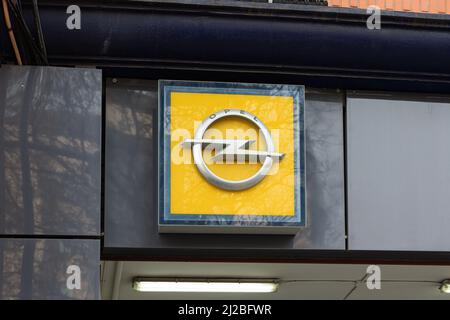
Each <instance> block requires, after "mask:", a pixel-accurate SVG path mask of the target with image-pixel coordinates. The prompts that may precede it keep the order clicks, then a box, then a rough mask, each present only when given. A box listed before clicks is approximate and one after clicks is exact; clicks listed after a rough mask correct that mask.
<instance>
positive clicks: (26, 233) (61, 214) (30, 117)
mask: <svg viewBox="0 0 450 320" xmlns="http://www.w3.org/2000/svg"><path fill="white" fill-rule="evenodd" d="M101 94H102V74H101V71H98V70H89V69H75V68H54V67H29V66H23V67H18V66H2V67H1V68H0V299H99V298H100V292H99V285H100V279H99V278H100V232H101V231H100V217H101V214H100V204H101V200H100V199H101V129H102V128H101V124H102V119H101V115H102V113H101V110H102V105H101ZM45 238H52V239H51V240H50V239H45ZM69 238H70V239H69ZM86 238H89V240H87V239H86ZM69 266H75V268H79V271H80V273H79V278H78V279H79V281H80V287H79V288H78V287H77V285H76V284H77V281H78V280H77V279H75V278H72V280H73V281H75V282H71V283H72V284H74V285H75V286H72V285H70V284H69V285H68V283H67V281H68V280H69V281H71V278H70V277H71V276H75V277H78V274H75V273H77V272H78V271H77V270H74V269H72V270H71V269H69V270H68V269H67V268H68V267H69Z"/></svg>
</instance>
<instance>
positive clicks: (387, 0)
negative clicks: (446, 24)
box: [328, 0, 450, 13]
mask: <svg viewBox="0 0 450 320" xmlns="http://www.w3.org/2000/svg"><path fill="white" fill-rule="evenodd" d="M328 4H329V5H330V6H333V7H350V8H367V7H368V6H370V5H377V6H379V7H380V8H382V9H385V10H396V11H410V12H424V13H450V0H328Z"/></svg>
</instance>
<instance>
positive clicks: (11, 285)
mask: <svg viewBox="0 0 450 320" xmlns="http://www.w3.org/2000/svg"><path fill="white" fill-rule="evenodd" d="M274 2H275V3H265V2H261V1H256V2H255V1H248V2H247V1H225V0H224V1H196V0H189V1H176V0H173V1H172V0H171V1H133V2H130V1H118V2H117V1H116V2H114V3H113V2H111V3H108V2H106V3H105V2H104V1H102V2H101V3H100V2H98V3H97V2H96V1H89V2H82V1H80V2H79V12H78V11H77V9H76V8H73V7H72V8H71V9H69V7H70V6H72V5H73V4H72V3H71V2H70V1H47V2H45V3H43V4H41V5H40V6H39V9H40V18H41V24H42V31H43V35H44V37H45V45H46V51H47V59H48V65H41V63H27V64H30V65H22V66H18V65H16V64H17V62H18V60H17V55H16V54H15V50H14V46H13V45H12V44H11V39H10V35H8V33H7V32H5V30H6V29H5V28H1V29H0V30H1V32H0V41H1V48H2V51H1V58H2V61H1V62H2V66H1V68H0V297H1V298H3V299H101V298H103V299H153V298H161V299H166V298H167V299H170V298H179V299H188V298H190V299H205V298H207V299H209V298H230V295H227V294H220V293H218V294H208V295H205V294H184V293H181V294H180V293H178V294H173V293H154V292H153V293H142V292H139V291H137V290H135V289H133V283H134V280H135V279H137V278H150V279H153V278H154V279H161V278H164V279H172V280H173V279H178V278H189V279H192V278H205V277H206V278H209V279H217V278H225V279H231V278H232V279H255V278H256V279H262V280H265V279H272V280H276V281H279V282H280V283H281V284H280V286H279V289H278V291H277V292H276V293H273V294H269V295H267V294H266V295H264V294H253V295H248V294H247V295H246V294H243V293H236V294H235V295H233V296H231V297H232V298H235V299H241V298H242V299H245V298H248V297H250V298H255V299H256V298H257V299H259V298H261V299H266V298H269V299H305V298H319V299H320V298H322V299H325V298H328V299H347V298H348V299H376V298H385V299H386V298H387V299H391V298H392V299H395V298H411V299H415V298H422V299H423V298H426V299H427V298H428V299H449V295H448V294H444V293H442V292H441V291H440V290H439V287H440V284H441V282H442V281H444V280H446V279H449V278H450V269H449V267H448V265H449V264H450V255H449V250H450V233H449V232H448V230H449V228H450V215H449V213H448V207H449V199H450V194H449V192H450V191H449V190H450V166H449V163H450V161H449V160H450V149H449V147H448V136H449V134H450V127H449V126H448V123H449V122H450V96H449V88H450V85H449V83H450V82H449V81H450V64H449V63H448V57H449V56H450V18H449V16H448V15H446V14H440V13H443V12H445V10H446V9H444V7H445V6H443V4H444V3H445V2H444V1H436V2H433V1H428V2H430V3H434V4H435V6H436V7H435V8H437V9H436V10H435V11H436V12H438V13H436V14H428V13H420V14H418V13H414V12H397V11H382V15H381V25H380V27H379V28H369V27H368V22H367V21H368V19H369V18H370V15H369V14H367V12H366V10H364V9H358V8H356V7H361V8H364V6H365V4H364V1H360V2H355V1H347V2H346V1H342V2H341V1H328V6H327V5H324V3H323V2H320V3H321V4H319V3H318V4H317V5H311V4H309V5H303V4H298V3H276V1H274ZM395 2H396V3H397V1H395ZM425 2H427V1H422V5H423V3H425ZM383 3H384V6H385V8H386V9H396V8H397V7H394V6H393V5H392V4H390V3H391V2H389V1H385V2H384V1H383ZM411 3H413V1H411ZM414 3H416V4H417V3H419V2H418V1H415V2H414ZM366 4H369V3H368V2H367V3H366ZM336 6H343V7H347V8H338V7H336ZM402 8H403V9H406V8H410V7H406V6H404V7H402ZM433 8H434V7H433ZM447 8H448V7H447ZM427 10H428V11H427V12H435V11H434V9H431V7H430V9H427ZM406 11H408V10H406ZM410 11H420V12H423V10H422V9H420V10H419V9H417V6H413V5H411V10H410ZM78 13H79V15H77V14H78ZM22 14H23V17H24V21H26V22H27V23H28V25H29V26H32V25H33V14H32V6H31V5H28V4H24V5H23V8H22ZM77 19H79V20H77ZM78 23H79V25H78ZM4 24H5V21H4V18H3V17H2V19H1V20H0V25H4ZM14 30H16V31H17V30H18V29H14ZM32 30H33V32H36V30H34V29H32ZM20 34H21V33H20V32H17V33H16V37H17V42H18V44H19V45H18V49H19V50H18V52H19V53H20V54H21V57H22V58H23V59H24V61H26V59H30V61H31V60H32V59H31V58H30V56H31V57H33V56H32V55H31V54H30V53H29V51H28V50H27V48H28V47H27V45H28V44H26V43H25V42H21V41H23V39H22V38H21V37H20ZM24 53H27V54H28V55H29V56H28V55H24ZM36 59H37V58H36ZM31 64H35V65H31ZM36 64H39V65H36ZM42 64H43V63H42ZM164 85H166V86H164ZM169 87H170V88H169ZM166 88H169V89H170V90H172V91H174V92H175V95H165V94H166V91H165V90H166ZM169 89H167V90H169ZM263 89H264V90H266V91H264V92H265V93H264V94H263V93H261V91H258V90H263ZM177 90H178V91H177ZM172 91H170V92H172ZM267 92H269V93H267ZM171 94H173V93H171ZM238 96H239V97H238ZM248 96H250V98H248ZM203 97H207V99H206V100H201V99H203ZM243 97H244V98H245V97H247V98H248V99H247V98H245V99H247V100H245V99H244V98H243ZM261 97H266V98H267V101H266V102H260V101H262V100H261V99H263V98H261ZM168 98H170V102H169V101H167V99H168ZM266 98H264V99H266ZM176 99H178V100H176ZM183 99H184V100H183ZM196 99H197V100H196ZM239 99H241V100H239ZM242 99H244V100H242ZM286 99H287V100H286ZM211 101H213V102H214V103H212V102H211ZM258 101H259V102H258ZM283 103H284V104H288V105H289V106H290V107H286V108H285V107H282V105H283ZM289 103H290V104H289ZM198 106H202V108H200V107H198ZM216 106H217V107H216ZM219 106H220V107H219ZM277 106H280V107H279V108H281V109H280V110H288V109H289V108H293V109H292V110H294V111H293V112H292V114H291V113H283V112H284V111H283V112H281V111H280V113H276V112H275V111H276V110H278V109H277V108H278V107H277ZM292 106H295V108H294V107H292ZM297 107H298V109H296V108H297ZM164 108H165V109H164ZM196 108H199V109H196ZM206 108H211V109H208V113H210V114H209V117H212V118H211V119H214V117H216V116H217V115H218V114H219V113H218V112H219V111H223V112H226V111H227V110H230V109H236V110H241V111H242V110H244V111H245V112H247V114H252V115H253V114H256V118H253V119H254V120H255V119H256V120H255V121H256V125H257V126H258V125H259V126H261V125H260V124H258V123H257V122H258V121H257V120H258V119H259V120H262V121H261V122H262V123H264V124H265V126H267V127H268V128H269V129H272V126H273V123H274V121H273V119H274V118H276V119H284V118H282V117H283V116H286V117H287V118H286V119H289V120H286V121H285V122H283V121H284V120H283V121H282V120H279V121H281V124H280V125H279V128H281V129H283V130H291V131H288V132H293V133H294V135H289V136H288V137H287V138H286V139H281V142H280V144H276V146H278V147H275V148H274V149H273V150H272V149H270V148H268V147H267V149H266V150H263V151H261V150H259V149H251V148H250V147H248V148H241V149H240V151H241V152H244V153H245V154H247V155H248V154H249V153H250V152H249V150H254V151H255V150H256V151H255V152H259V154H258V155H259V156H261V155H263V156H264V157H265V158H267V157H272V158H275V157H279V158H282V157H283V156H285V155H286V156H285V157H284V158H283V159H282V160H281V162H280V166H285V165H287V164H289V168H290V169H289V170H291V171H289V173H288V174H287V175H286V177H285V179H284V180H283V179H280V180H278V181H279V182H278V184H275V185H274V186H272V187H270V188H269V187H268V189H270V192H267V193H264V194H262V196H261V195H260V194H259V193H258V194H256V193H253V194H252V193H248V194H245V196H243V197H239V192H241V191H237V190H232V191H230V190H228V191H227V190H222V189H224V188H222V189H221V190H220V193H218V192H219V191H217V190H216V189H215V188H216V187H217V185H216V186H212V185H211V184H207V182H205V179H204V178H203V177H201V176H199V175H198V170H197V169H196V166H195V164H193V163H191V164H190V167H189V168H187V169H186V170H188V171H186V172H188V173H191V174H192V176H188V173H185V172H181V171H176V168H174V167H172V166H171V165H170V164H168V162H165V161H167V160H166V159H167V157H166V158H165V157H164V155H168V154H170V155H171V156H172V157H173V154H171V153H170V152H171V151H168V153H165V146H166V144H167V145H169V146H172V145H171V143H172V142H173V141H175V140H172V137H174V135H175V133H174V132H172V131H170V130H172V129H173V128H175V127H176V126H177V125H179V126H181V125H180V123H184V122H183V121H184V119H187V118H188V117H192V119H190V120H192V121H194V120H195V121H197V122H198V123H202V121H203V118H207V117H208V113H204V112H206V111H205V110H206ZM214 108H216V109H217V110H216V109H214ZM246 108H247V109H246ZM264 108H266V109H264ZM219 109H220V110H219ZM161 110H163V111H161ZM164 110H165V111H164ZM167 110H170V112H169V111H167ZM289 110H291V109H289ZM297 110H301V112H300V111H298V112H297ZM210 111H211V112H210ZM176 112H179V113H178V114H177V113H176ZM216 112H217V113H216ZM272 113H274V114H275V113H276V114H275V115H273V114H272ZM301 113H302V114H301ZM196 114H199V115H198V116H196ZM300 114H301V115H300ZM177 115H178V117H177ZM165 116H170V117H172V118H170V117H169V118H165ZM291 118H293V119H294V120H292V119H291ZM295 119H297V120H295ZM198 123H197V125H199V124H198ZM292 123H293V124H294V125H295V124H296V123H298V124H299V126H298V127H295V126H294V127H293V128H290V127H288V125H290V124H292ZM168 124H170V125H168ZM238 124H239V123H238V122H236V123H233V124H230V126H231V125H233V126H237V125H238ZM193 128H194V127H192V128H189V130H191V131H190V133H194V132H196V131H194V130H193ZM195 128H197V127H195ZM224 128H225V127H224ZM227 128H228V127H226V128H225V129H227ZM259 128H260V127H259ZM286 128H287V129H286ZM181 129H183V128H181ZM219 129H220V128H219ZM168 131H170V134H171V136H170V137H168V140H165V138H167V137H166V135H167V132H168ZM295 133H299V134H298V139H297V135H295ZM280 134H281V135H283V134H284V131H281V133H280ZM282 137H284V136H282ZM200 138H201V139H203V138H205V139H206V137H205V136H203V135H202V136H201V137H200ZM271 138H273V139H274V140H276V135H275V134H274V133H272V136H271ZM180 139H181V138H180ZM195 139H197V137H191V136H190V137H184V136H183V138H182V139H181V140H179V142H180V143H183V142H186V141H187V142H188V144H189V143H191V144H196V143H197V144H198V143H203V142H201V141H200V142H199V141H194V140H195ZM201 139H200V140H201ZM208 139H211V140H214V139H218V138H217V137H210V138H208ZM227 139H228V138H227ZM234 139H235V140H236V138H234ZM245 139H249V138H245ZM289 139H292V148H291V147H290V146H291V144H289V143H290V142H289V141H290V140H289ZM223 140H226V139H223ZM268 140H269V138H267V139H266V140H265V142H266V145H267V141H268ZM288 140H289V141H288ZM175 142H176V143H175ZM175 142H174V144H173V146H178V140H176V141H175ZM216 143H217V142H216ZM227 143H230V142H229V141H228V142H227V141H225V142H223V141H222V142H220V143H219V144H220V145H222V146H223V145H226V144H227ZM173 146H172V147H173ZM192 148H195V147H192ZM269 149H270V150H269ZM199 150H201V149H200V148H199ZM242 150H245V151H242ZM235 152H237V151H236V150H235ZM264 152H267V153H269V155H267V154H265V153H264ZM281 153H283V155H281ZM232 155H233V154H232ZM302 155H303V156H302ZM291 156H292V158H289V157H291ZM297 156H298V159H300V160H299V162H296V161H295V160H294V158H295V159H297V158H296V157H297ZM265 158H264V159H265ZM189 159H190V158H189ZM291 160H292V161H291ZM289 161H291V162H289ZM297 163H298V165H297ZM165 165H168V166H166V167H165ZM166 168H167V170H166ZM211 170H212V169H211ZM217 170H219V171H214V172H215V173H216V174H219V173H220V170H221V169H220V168H219V169H217ZM218 172H219V173H218ZM249 172H250V171H249ZM169 173H170V174H169ZM224 174H227V173H226V172H225V173H224ZM302 175H304V176H302ZM174 177H175V178H174ZM177 177H178V178H177ZM189 177H191V178H189ZM274 177H275V178H274ZM276 177H279V176H276V175H274V176H273V177H272V176H268V177H267V178H264V179H263V180H262V182H260V184H258V185H257V187H259V186H267V185H269V184H270V183H271V181H275V180H274V179H278V178H276ZM164 179H166V180H164ZM230 179H231V178H230ZM289 179H291V180H289ZM167 181H169V182H170V183H167V184H165V182H167ZM296 184H298V185H296ZM231 185H232V183H231ZM286 186H289V188H287V187H286ZM296 186H298V188H296ZM285 187H286V188H285ZM167 188H173V189H170V192H171V193H170V196H171V197H169V196H168V192H167V190H168V189H167ZM201 188H204V189H201ZM251 188H255V187H254V186H251ZM251 188H250V189H249V190H250V191H251V190H252V189H251ZM199 190H200V191H199ZM196 191H199V193H200V195H197V198H196V197H195V196H193V195H194V194H196V193H195V192H196ZM241 195H242V193H241ZM247 195H248V196H247ZM287 195H289V198H288V197H287ZM202 196H203V198H202ZM213 196H218V197H219V199H222V200H223V201H222V202H223V203H226V204H227V206H225V205H223V203H222V202H220V201H218V202H217V203H216V202H214V203H213V204H211V201H209V199H210V197H213ZM285 196H286V199H289V200H288V201H292V203H294V201H297V202H295V203H299V204H300V205H299V206H298V207H296V206H294V205H293V206H292V207H283V202H284V201H283V199H285V198H283V197H285ZM221 197H222V198H221ZM176 199H178V200H176ZM192 199H193V201H191V202H189V201H187V200H192ZM280 199H281V200H280ZM276 200H280V201H278V202H277V201H276ZM176 201H179V202H176ZM183 201H184V202H183ZM288 201H286V203H287V202H288ZM219 202H220V203H219ZM275 203H276V205H275ZM179 204H180V206H179V207H177V205H179ZM219 204H220V205H219ZM181 205H184V207H183V206H181ZM302 205H303V206H304V207H303V206H302ZM164 206H169V207H170V208H171V209H173V210H172V211H170V212H169V211H167V212H166V211H164V210H162V208H165V207H164ZM205 206H207V209H204V208H205ZM208 206H209V207H208ZM276 206H280V208H282V209H280V211H279V212H277V211H276V210H275V207H276ZM176 208H182V209H176ZM223 208H225V209H223ZM261 208H263V209H261ZM265 208H269V209H270V210H272V209H273V212H271V214H272V215H277V214H278V215H280V216H283V215H284V216H287V215H289V214H287V213H286V212H285V211H283V210H284V208H287V209H286V210H291V211H289V212H292V217H294V216H295V218H298V220H289V221H288V219H285V220H283V219H278V220H277V219H275V218H274V219H272V218H273V217H272V218H270V219H269V218H267V217H265V218H267V219H262V220H257V219H256V220H255V218H252V216H258V217H259V218H258V219H260V218H261V216H264V213H266V212H264V209H265ZM222 209H223V210H222ZM205 210H211V211H210V212H209V211H208V212H207V211H205ZM221 210H222V211H221ZM224 210H225V211H224ZM227 210H228V211H227ZM240 210H241V211H240ZM296 210H298V211H296ZM230 212H231V213H232V215H231V216H232V217H233V218H232V219H231V220H227V218H226V217H224V216H225V215H226V214H229V213H230ZM255 212H258V213H259V214H255ZM261 212H262V214H261ZM280 212H281V213H280ZM296 212H299V214H298V215H296V214H294V213H296ZM211 213H214V215H209V216H208V214H211ZM166 214H168V215H166ZM177 214H178V216H177ZM180 214H189V219H188V218H186V219H184V218H185V217H187V216H183V217H182V218H183V219H181V218H180ZM302 214H303V216H302ZM171 215H173V216H171ZM205 215H206V216H207V218H208V219H209V218H211V217H213V218H211V219H212V220H214V219H215V220H214V222H215V223H216V224H220V225H221V226H222V227H224V228H225V229H226V228H227V226H229V225H233V226H234V231H233V233H232V234H230V233H227V232H228V229H227V230H226V231H225V232H224V229H222V230H219V232H217V229H214V226H213V225H212V224H213V223H208V222H205V221H206V220H208V219H206V218H205V217H204V216H205ZM215 216H218V217H215ZM292 217H291V218H292ZM164 218H168V219H167V221H168V222H167V221H163V219H164ZM169 218H173V219H175V220H176V221H177V222H179V221H181V223H182V224H185V225H188V224H190V223H192V221H193V220H195V221H196V222H198V223H199V225H200V226H201V227H199V228H197V229H196V230H193V229H184V230H183V231H180V230H181V229H177V230H178V231H173V230H172V231H171V232H170V233H166V232H163V230H161V225H162V224H164V223H166V222H167V223H168V224H170V223H172V222H173V221H172V220H170V219H169ZM205 219H206V220H205ZM233 219H235V220H233ZM271 219H272V220H271ZM292 219H294V218H292ZM230 221H231V222H230ZM252 223H254V224H255V223H256V224H258V226H259V227H260V228H259V229H257V230H256V229H252V230H253V231H254V232H249V230H248V228H247V229H245V228H244V227H245V226H247V227H248V226H250V228H251V227H252V226H254V225H251V224H252ZM293 223H294V224H293ZM295 223H297V224H295ZM246 224H247V225H246ZM199 225H196V226H197V227H198V226H199ZM280 225H281V227H283V226H284V227H287V226H289V227H295V228H298V229H296V231H295V232H294V233H293V232H292V228H291V229H289V231H286V230H287V229H284V230H282V231H283V232H284V231H286V232H285V233H286V234H280V233H283V232H278V231H279V230H280V229H276V228H278V227H279V226H280ZM266 226H272V227H274V228H273V230H278V231H275V232H274V231H273V230H272V232H271V233H272V234H267V233H268V232H266V231H264V230H267V229H264V227H266ZM205 228H206V229H205ZM199 229H201V230H203V231H199ZM255 230H256V231H255ZM250 233H252V234H250ZM289 233H291V234H289ZM373 265H375V266H379V267H380V268H381V281H382V289H380V290H370V289H369V288H367V287H366V284H365V282H364V281H363V280H361V279H365V278H366V277H367V274H368V272H369V271H368V270H371V269H370V268H368V267H369V266H373ZM289 281H290V282H289ZM383 281H385V282H383ZM355 288H356V289H355ZM405 288H407V289H405Z"/></svg>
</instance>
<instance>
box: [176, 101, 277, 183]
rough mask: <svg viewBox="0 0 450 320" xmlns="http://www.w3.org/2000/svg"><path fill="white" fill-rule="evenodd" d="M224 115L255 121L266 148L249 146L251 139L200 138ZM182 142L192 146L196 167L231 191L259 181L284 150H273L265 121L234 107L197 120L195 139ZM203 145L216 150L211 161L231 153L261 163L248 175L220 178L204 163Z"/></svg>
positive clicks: (213, 181)
mask: <svg viewBox="0 0 450 320" xmlns="http://www.w3.org/2000/svg"><path fill="white" fill-rule="evenodd" d="M226 117H239V118H243V119H245V120H248V121H250V122H251V123H253V124H254V125H256V126H257V127H258V129H259V131H260V133H261V134H262V136H263V138H264V141H265V145H266V150H265V151H260V150H249V147H250V145H251V144H252V143H254V142H255V141H254V140H226V139H225V140H220V139H203V136H204V134H205V132H206V130H207V129H208V128H209V127H210V126H211V125H212V124H213V123H214V122H216V121H217V120H219V119H222V118H226ZM182 145H183V147H189V148H192V153H193V156H194V162H195V164H196V166H197V169H198V171H199V172H200V174H201V175H202V176H203V177H204V178H205V179H206V180H207V181H208V182H209V183H211V184H212V185H214V186H216V187H218V188H221V189H225V190H232V191H238V190H245V189H248V188H251V187H253V186H254V185H256V184H258V183H259V182H260V181H261V180H262V179H264V177H265V176H266V175H267V174H268V173H269V170H270V169H271V168H272V166H273V164H274V161H280V160H281V159H283V157H284V154H283V153H277V152H275V146H274V142H273V140H272V136H271V134H270V132H269V130H268V129H267V127H266V126H265V125H264V123H262V122H261V120H259V119H258V118H257V117H256V116H255V115H253V114H251V113H249V112H246V111H244V110H237V109H225V110H221V111H218V112H216V113H213V114H211V115H210V116H209V117H208V118H206V119H205V120H204V121H203V122H202V123H201V124H200V126H199V127H198V129H197V131H196V132H195V136H194V139H186V140H184V141H183V143H182ZM206 146H211V147H213V148H214V149H215V150H216V152H215V155H214V156H213V157H212V158H211V160H212V161H214V162H217V161H219V160H221V159H223V158H224V157H226V158H227V159H229V158H230V157H232V158H234V159H238V158H241V159H242V158H245V159H250V158H258V159H259V160H260V161H261V162H262V166H261V168H260V169H259V170H258V171H257V172H256V173H255V174H254V175H253V176H251V177H249V178H246V179H243V180H237V181H236V180H227V179H223V178H221V177H219V176H217V175H216V174H215V173H213V172H212V171H211V170H210V169H209V168H208V166H207V164H206V163H205V160H204V159H203V149H204V148H205V147H206Z"/></svg>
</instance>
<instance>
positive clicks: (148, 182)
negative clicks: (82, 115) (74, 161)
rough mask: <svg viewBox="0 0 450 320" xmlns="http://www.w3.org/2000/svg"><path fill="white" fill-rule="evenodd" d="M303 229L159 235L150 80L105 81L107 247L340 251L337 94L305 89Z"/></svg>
mask: <svg viewBox="0 0 450 320" xmlns="http://www.w3.org/2000/svg"><path fill="white" fill-rule="evenodd" d="M306 98H307V102H306V120H305V121H306V156H307V159H306V167H307V179H306V185H307V215H308V227H307V228H305V229H304V230H302V231H301V232H300V233H298V234H297V236H296V237H292V236H285V235H284V236H275V235H270V236H267V235H236V234H235V235H218V234H215V235H205V234H196V235H193V234H159V233H158V226H157V222H158V221H157V216H158V214H157V187H158V186H157V176H158V172H157V151H158V141H157V137H156V135H157V130H156V128H157V118H158V117H157V107H158V93H157V82H156V81H139V80H125V79H119V80H117V82H116V83H113V82H112V81H111V80H107V83H106V132H105V135H106V136H105V247H107V248H182V249H196V248H197V249H198V248H203V249H244V248H253V249H345V214H344V165H343V163H344V161H343V119H342V95H341V94H338V93H336V92H334V93H333V92H326V91H317V92H309V93H307V95H306Z"/></svg>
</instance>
